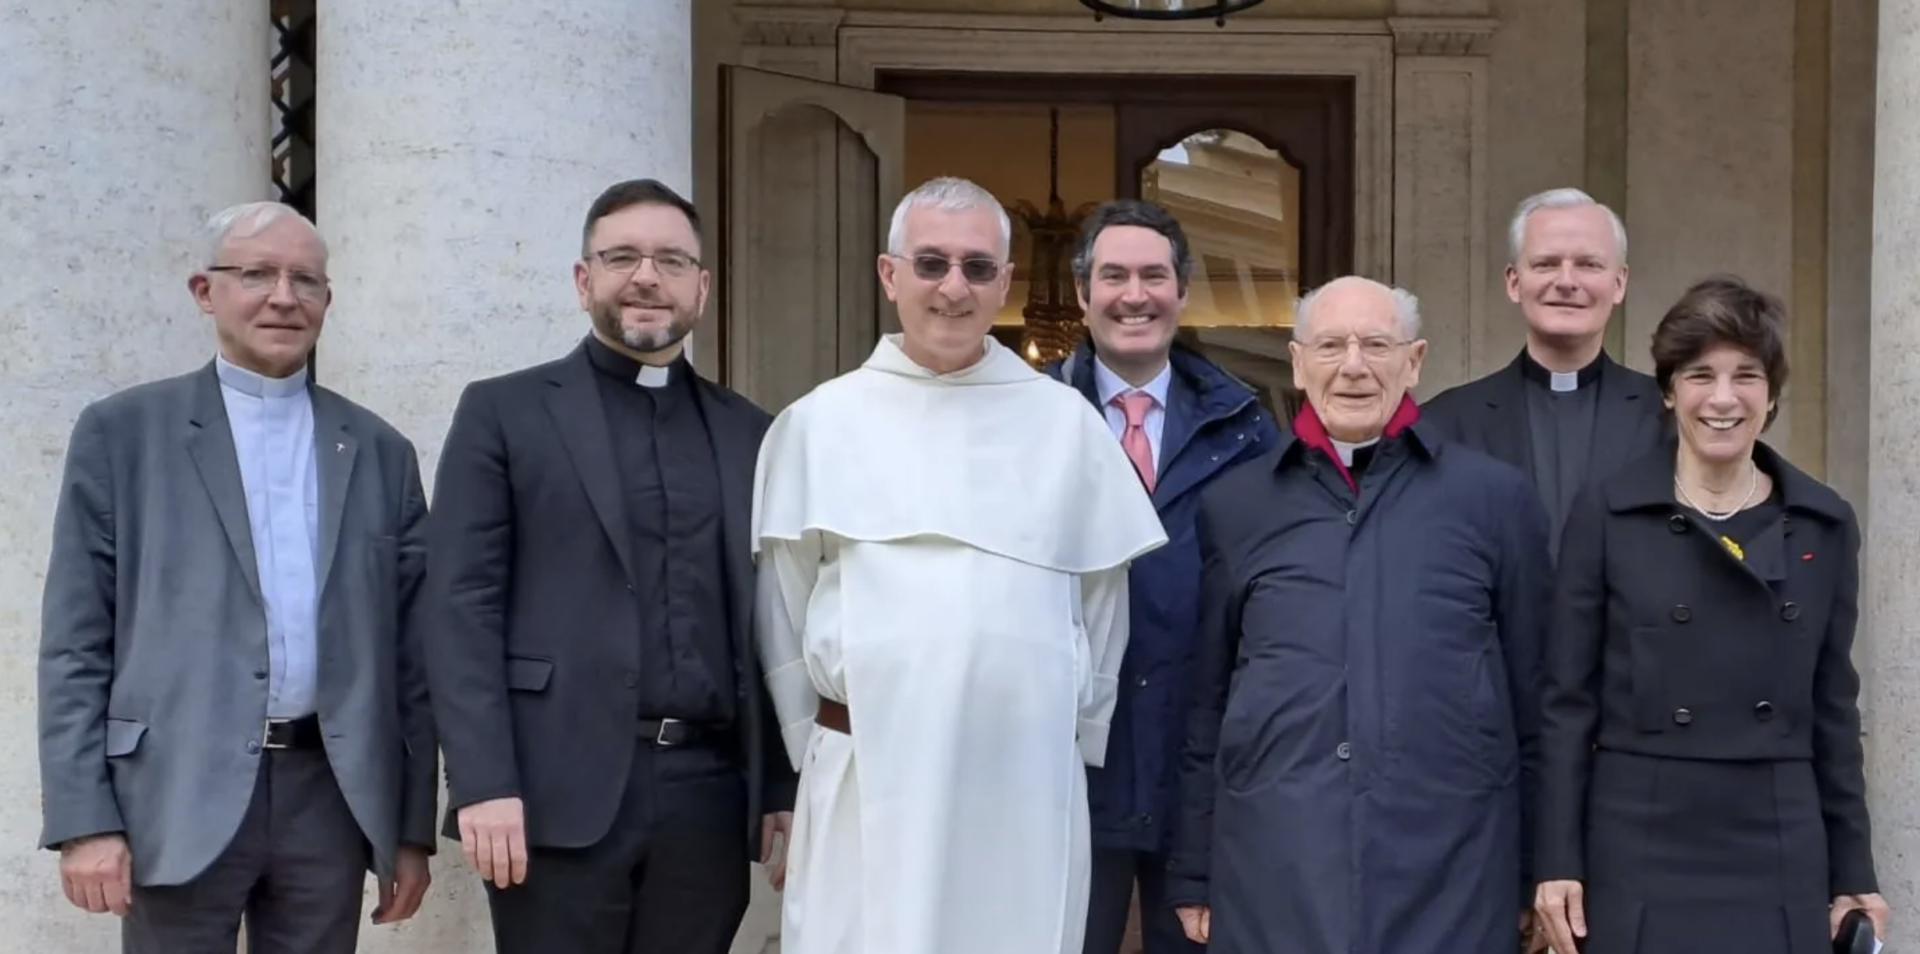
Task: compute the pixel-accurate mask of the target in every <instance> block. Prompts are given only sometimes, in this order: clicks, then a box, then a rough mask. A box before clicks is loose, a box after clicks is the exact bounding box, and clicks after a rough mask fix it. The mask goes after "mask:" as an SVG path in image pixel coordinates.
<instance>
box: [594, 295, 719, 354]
mask: <svg viewBox="0 0 1920 954" xmlns="http://www.w3.org/2000/svg"><path fill="white" fill-rule="evenodd" d="M593 323H594V325H595V326H596V327H598V328H599V329H600V333H601V334H603V335H605V336H607V337H609V338H612V339H613V340H615V341H618V342H620V343H621V344H623V345H626V346H627V347H629V348H632V349H633V350H635V351H638V352H641V353H642V354H649V353H652V352H655V351H664V350H666V349H668V348H671V347H673V346H674V345H675V344H678V343H679V342H680V341H681V340H682V339H684V338H686V336H687V335H688V334H690V333H692V331H693V326H694V324H695V321H694V316H693V315H690V314H687V313H685V312H683V311H681V310H679V309H674V312H673V321H672V322H670V323H668V325H667V327H665V328H661V329H656V330H653V331H628V330H627V329H626V326H624V325H622V324H621V323H620V306H619V305H618V304H615V305H610V306H608V307H606V308H604V309H602V310H600V311H599V312H596V313H595V314H594V316H593Z"/></svg>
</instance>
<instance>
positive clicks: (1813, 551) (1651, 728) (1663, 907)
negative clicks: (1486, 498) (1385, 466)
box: [1534, 279, 1887, 954]
mask: <svg viewBox="0 0 1920 954" xmlns="http://www.w3.org/2000/svg"><path fill="white" fill-rule="evenodd" d="M1783 325H1784V315H1783V309H1782V307H1781V305H1780V302H1779V300H1778V299H1776V298H1774V297H1773V296H1771V295H1767V294H1765V293H1763V292H1759V291H1755V290H1754V289H1752V288H1749V287H1747V286H1746V285H1743V284H1741V283H1739V282H1737V281H1733V280H1725V279H1711V280H1708V281H1705V282H1702V283H1700V284H1698V285H1695V286H1694V287H1693V288H1691V289H1689V290H1688V291H1687V293H1686V294H1685V295H1684V296H1683V297H1682V298H1681V299H1680V301H1679V302H1678V303H1677V304H1675V305H1674V306H1673V308H1672V309H1671V310H1669V311H1668V312H1667V315H1666V317H1665V318H1664V319H1663V320H1662V321H1661V322H1660V327H1659V329H1658V330H1656V331H1655V332H1654V336H1653V359H1654V366H1655V377H1656V379H1657V380H1658V381H1659V384H1660V390H1661V392H1662V393H1663V394H1664V395H1665V400H1666V405H1667V408H1668V409H1669V412H1670V413H1671V414H1672V415H1673V417H1674V425H1675V430H1676V431H1677V432H1678V441H1677V443H1669V444H1668V445H1667V447H1666V448H1665V449H1664V450H1662V451H1660V452H1656V453H1654V454H1652V455H1649V456H1647V457H1644V458H1641V459H1640V460H1639V461H1637V462H1635V463H1633V464H1629V465H1627V466H1626V467H1625V468H1624V469H1623V470H1621V471H1620V472H1619V473H1617V474H1615V475H1614V476H1612V477H1609V478H1607V479H1605V480H1601V481H1598V482H1596V483H1594V484H1592V485H1590V486H1589V487H1588V488H1587V489H1586V490H1585V491H1584V492H1583V493H1582V494H1581V496H1580V499H1579V500H1578V501H1577V502H1576V503H1575V505H1574V508H1573V511H1572V513H1571V515H1570V516H1569V517H1568V520H1567V527H1566V530H1565V534H1564V537H1563V543H1562V545H1561V551H1560V557H1559V564H1558V567H1557V574H1558V581H1557V590H1556V596H1555V606H1554V615H1553V627H1552V628H1551V629H1550V630H1549V632H1548V637H1547V645H1546V650H1545V670H1546V671H1545V681H1544V685H1543V687H1542V690H1543V691H1542V698H1543V721H1542V730H1541V740H1540V741H1541V750H1542V755H1541V760H1542V773H1541V782H1540V784H1541V791H1540V801H1539V811H1538V815H1537V823H1538V830H1537V831H1538V837H1537V841H1536V857H1535V874H1536V877H1537V878H1538V879H1539V881H1540V884H1539V885H1538V889H1537V891H1536V893H1535V898H1534V901H1535V910H1536V914H1537V916H1538V917H1537V920H1538V923H1539V924H1540V925H1541V927H1542V928H1543V929H1544V930H1545V931H1546V932H1547V935H1548V940H1549V941H1550V943H1551V944H1552V945H1553V947H1554V949H1555V950H1556V951H1559V952H1561V954H1572V952H1574V951H1576V950H1578V951H1582V952H1584V954H1694V952H1699V951H1728V952H1735V951H1737V952H1739V954H1824V952H1827V951H1831V950H1832V948H1831V940H1830V938H1831V936H1832V929H1833V927H1834V926H1835V925H1837V924H1838V923H1839V921H1840V918H1841V916H1842V915H1843V914H1845V912H1846V911H1848V910H1851V909H1853V908H1856V907H1857V908H1864V909H1865V910H1866V912H1867V914H1868V916H1869V917H1870V918H1871V919H1872V920H1873V924H1874V927H1875V930H1876V931H1877V932H1878V933H1879V934H1880V936H1881V938H1882V939H1883V940H1884V939H1885V931H1886V920H1887V905H1886V902H1885V901H1883V900H1882V899H1881V897H1880V895H1879V894H1878V893H1877V891H1878V887H1877V886H1876V884H1875V880H1874V865H1873V852H1872V846H1871V843H1870V838H1869V826H1868V820H1867V803H1866V778H1865V773H1864V770H1863V768H1862V763H1861V748H1860V713H1859V708H1858V704H1857V699H1858V695H1859V689H1860V680H1859V676H1858V674H1857V673H1856V672H1855V671H1854V668H1853V665H1852V663H1851V661H1850V660H1849V653H1850V651H1851V650H1852V648H1853V637H1854V623H1855V620H1856V619H1857V617H1858V615H1859V608H1858V604H1859V601H1858V597H1859V580H1860V574H1859V557H1858V554H1859V546H1860V533H1859V527H1858V524H1857V523H1856V521H1855V519H1854V514H1853V509H1852V508H1851V507H1850V506H1848V505H1847V503H1846V501H1844V500H1842V499H1841V498H1840V496H1839V495H1838V494H1836V493H1834V492H1833V490H1831V489H1829V488H1828V487H1827V486H1825V485H1824V484H1821V483H1820V482H1819V481H1817V480H1815V479H1814V478H1812V477H1810V476H1808V475H1807V474H1805V473H1803V472H1802V471H1800V470H1798V469H1796V468H1795V467H1794V466H1793V465H1792V464H1789V463H1787V461H1786V460H1785V459H1783V458H1782V457H1781V456H1780V455H1779V454H1778V453H1776V452H1774V451H1773V450H1772V449H1770V448H1768V447H1767V446H1766V445H1765V444H1762V443H1760V442H1759V436H1760V432H1761V431H1762V430H1763V429H1764V428H1765V427H1766V426H1767V425H1768V424H1770V423H1771V422H1772V421H1773V417H1774V414H1775V413H1776V411H1777V409H1778V401H1779V397H1780V391H1781V388H1782V387H1784V386H1785V384H1786V378H1787V362H1786V342H1785V336H1784V334H1783ZM1576 938H1578V939H1579V941H1578V942H1577V943H1576V940H1575V939H1576Z"/></svg>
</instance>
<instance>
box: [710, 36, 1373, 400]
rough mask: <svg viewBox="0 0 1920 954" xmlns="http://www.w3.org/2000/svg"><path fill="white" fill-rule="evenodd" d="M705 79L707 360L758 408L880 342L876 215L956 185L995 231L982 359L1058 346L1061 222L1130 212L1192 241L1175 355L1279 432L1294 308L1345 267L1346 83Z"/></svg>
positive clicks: (909, 75)
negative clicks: (1215, 378)
mask: <svg viewBox="0 0 1920 954" xmlns="http://www.w3.org/2000/svg"><path fill="white" fill-rule="evenodd" d="M722 72H723V77H724V82H723V91H724V97H723V98H724V100H725V108H724V110H723V114H724V115H723V120H722V134H723V135H722V152H723V158H722V164H721V173H722V178H723V181H724V187H723V190H722V206H723V213H722V214H723V220H722V221H723V222H724V223H725V224H724V226H723V228H722V230H721V231H722V235H721V240H720V246H721V249H722V256H723V259H724V265H723V266H722V269H721V271H722V276H721V279H722V280H721V283H720V289H719V293H720V298H721V304H720V310H721V313H722V321H721V333H720V347H721V352H722V354H721V358H722V363H723V368H724V371H723V374H724V376H725V377H726V379H727V380H728V382H729V383H730V384H733V385H734V386H735V387H738V388H740V389H742V390H743V391H745V392H746V393H747V394H748V396H749V397H751V398H753V399H754V400H756V401H757V402H759V403H760V404H761V405H762V406H764V407H767V408H768V409H769V410H774V411H777V410H779V409H780V408H782V407H784V406H785V405H786V404H787V403H789V402H790V401H792V400H793V399H794V398H797V397H799V396H800V395H801V394H803V393H805V391H806V390H808V389H810V388H811V387H812V386H813V385H815V384H818V383H819V382H821V381H824V380H826V379H827V378H829V377H832V376H833V375H835V374H837V373H840V372H843V371H846V370H849V369H851V368H852V367H854V366H857V365H858V363H859V362H860V361H861V360H863V359H864V357H865V356H866V354H867V353H868V352H869V351H870V350H871V348H872V346H873V344H874V342H875V340H876V339H877V337H878V336H879V335H880V334H882V333H885V332H886V331H890V330H894V329H895V328H897V322H896V320H895V319H894V317H893V315H892V314H891V309H890V308H889V306H888V305H887V303H886V301H885V299H884V297H883V296H880V295H878V292H877V289H876V288H875V279H874V275H873V267H874V266H873V260H874V257H875V256H876V255H877V253H878V252H879V250H880V247H881V244H882V243H884V241H885V234H886V225H887V218H888V214H889V213H890V211H891V209H892V206H893V204H894V203H895V202H896V201H897V200H898V198H899V196H900V195H901V194H902V193H903V192H904V191H905V190H906V189H907V188H910V187H912V186H913V185H914V184H917V183H919V182H921V181H924V180H925V179H928V178H932V177H934V176H938V175H958V176H964V177H966V178H968V179H972V180H973V181H975V182H978V183H980V184H981V185H983V186H985V187H986V188H987V189H988V190H990V191H992V192H993V193H994V194H995V195H996V196H998V197H999V198H1000V199H1001V201H1002V202H1003V203H1005V204H1006V205H1007V207H1008V210H1009V212H1010V214H1011V216H1012V218H1013V219H1014V222H1015V225H1014V242H1013V258H1014V261H1015V263H1016V266H1017V267H1016V271H1015V282H1014V285H1013V288H1012V293H1011V294H1010V296H1009V302H1008V305H1007V308H1006V309H1005V310H1004V311H1003V313H1002V314H1001V316H1000V317H999V321H998V323H997V325H996V328H995V334H996V337H999V338H1000V339H1001V341H1002V342H1003V343H1005V344H1007V345H1008V346H1009V347H1011V348H1014V349H1015V350H1016V351H1018V352H1019V353H1021V354H1023V355H1025V356H1026V357H1027V358H1028V360H1030V361H1032V362H1034V363H1036V364H1039V363H1043V362H1044V361H1046V360H1049V359H1051V358H1053V357H1057V356H1058V355H1059V354H1060V353H1063V351H1064V350H1066V349H1069V348H1071V347H1072V346H1074V345H1075V344H1077V343H1078V340H1079V336H1080V333H1081V328H1080V312H1079V308H1078V299H1077V295H1076V294H1075V293H1074V290H1073V287H1072V278H1071V274H1070V270H1069V267H1070V260H1071V250H1072V237H1073V234H1074V233H1075V232H1076V231H1077V226H1078V219H1077V217H1076V216H1077V215H1083V214H1084V213H1085V212H1086V211H1087V210H1090V209H1091V207H1092V206H1093V205H1094V204H1097V203H1098V202H1100V201H1103V200H1106V199H1109V198H1115V197H1140V198H1146V199H1150V200H1153V201H1156V202H1159V203H1160V204H1162V205H1164V206H1166V207H1167V208H1168V209H1169V210H1170V211H1171V212H1172V213H1173V214H1174V215H1175V216H1176V217H1177V218H1179V219H1180V221H1181V223H1182V225H1183V226H1184V227H1185V229H1186V230H1187V233H1188V236H1189V238H1190V240H1191V244H1192V246H1193V253H1194V258H1195V269H1194V273H1193V277H1192V282H1191V285H1190V288H1189V292H1188V307H1187V310H1186V313H1185V314H1184V316H1183V318H1182V326H1183V327H1182V333H1181V335H1182V339H1183V340H1184V341H1185V342H1186V343H1187V344H1189V345H1191V346H1193V347H1195V348H1197V349H1198V350H1200V351H1202V352H1203V353H1205V354H1206V355H1207V356H1208V357H1209V358H1211V359H1213V360H1214V361H1216V362H1218V363H1219V364H1220V365H1221V366H1223V367H1225V368H1226V369H1227V370H1228V371H1230V372H1231V373H1233V374H1234V375H1236V376H1238V377H1240V378H1241V379H1242V380H1244V381H1246V382H1247V383H1249V384H1250V385H1253V386H1254V388H1255V389H1256V390H1257V391H1259V392H1261V395H1262V400H1263V402H1264V403H1266V404H1267V405H1268V406H1269V408H1272V409H1273V410H1274V411H1275V412H1276V413H1278V414H1281V415H1283V416H1284V417H1290V416H1291V410H1292V407H1293V402H1292V401H1291V400H1290V396H1291V394H1292V390H1293V389H1292V369H1291V367H1290V366H1289V364H1288V360H1287V348H1286V341H1287V338H1288V336H1289V334H1290V331H1291V327H1292V324H1293V302H1294V299H1295V298H1296V296H1298V295H1299V294H1300V293H1301V292H1302V291H1304V290H1307V289H1311V288H1313V287H1315V286H1317V285H1319V284H1321V283H1323V282H1325V281H1327V280H1328V279H1330V278H1332V277H1334V276H1336V275H1340V274H1344V273H1347V272H1349V271H1351V270H1352V268H1353V260H1354V253H1355V242H1354V210H1355V205H1356V203H1355V201H1354V181H1353V169H1354V151H1355V131H1354V118H1353V117H1354V105H1355V99H1354V97H1355V83H1354V80H1353V78H1352V77H1345V76H1341V77H1329V76H1312V77H1306V76H1301V77H1295V76H1252V77H1242V76H1137V75H1127V74H1093V75H1056V74H1047V75H1037V74H1009V73H973V72H926V71H881V72H879V73H877V74H876V75H875V77H874V81H875V82H874V87H875V88H873V89H856V88H853V87H847V86H840V85H836V84H831V83H825V82H821V81H817V80H805V79H799V78H796V77H788V76H780V75H776V74H771V73H765V72H762V71H757V70H752V69H749V68H745V67H734V66H727V67H723V68H722ZM1056 198H1057V200H1058V201H1057V202H1056V201H1055V200H1056ZM1284 417H1283V419H1284Z"/></svg>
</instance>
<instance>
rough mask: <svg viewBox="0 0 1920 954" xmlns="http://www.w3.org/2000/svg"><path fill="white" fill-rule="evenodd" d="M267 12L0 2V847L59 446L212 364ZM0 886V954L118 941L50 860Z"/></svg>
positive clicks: (25, 848)
mask: <svg viewBox="0 0 1920 954" xmlns="http://www.w3.org/2000/svg"><path fill="white" fill-rule="evenodd" d="M268 36H269V33H268V26H267V5H266V4H265V3H241V4H217V5H207V4H201V3H194V2H190V0H154V2H151V3H133V4H117V3H64V4H63V3H43V2H36V0H0V90H4V91H5V92H4V93H0V262H5V263H7V275H6V279H5V280H4V281H0V406H4V407H5V408H6V414H5V417H4V420H5V424H4V426H0V434H4V435H5V440H6V449H7V450H6V453H5V454H0V486H5V487H6V488H7V489H8V493H7V494H6V495H5V496H4V497H0V541H3V542H4V544H5V545H4V546H0V684H3V685H6V686H8V687H10V688H11V691H9V692H8V693H5V694H4V695H0V726H4V727H5V728H4V729H3V730H0V740H4V741H3V742H0V745H3V746H4V747H5V748H6V749H8V750H10V751H12V752H14V753H15V755H14V757H12V758H9V759H8V760H7V763H6V766H5V767H4V768H0V832H5V833H6V842H7V843H8V844H9V845H10V846H11V847H10V848H9V849H8V850H9V851H14V852H29V851H31V850H32V848H31V845H32V844H33V842H34V840H35V839H36V838H37V837H38V831H39V827H40V783H39V778H38V775H37V767H36V761H35V758H34V757H33V756H32V755H31V754H30V753H32V752H33V751H34V744H35V742H34V739H35V735H34V718H35V716H34V704H35V703H34V691H33V689H32V688H31V687H32V686H33V685H34V671H35V664H36V653H37V646H38V642H39V636H40V594H41V587H42V585H43V583H44V577H45V573H46V559H47V546H48V533H49V530H50V528H51V526H52V519H53V501H54V495H55V493H56V491H57V488H58V484H59V481H60V472H61V468H62V465H63V463H64V457H65V453H66V444H67V437H68V435H69V433H70V431H71V429H72V427H73V422H74V418H76V417H77V416H78V415H79V413H80V409H81V408H82V407H83V406H85V405H86V404H87V403H88V402H90V401H92V400H94V399H96V398H99V397H102V396H104V395H106V394H108V393H109V392H112V391H116V390H119V389H121V388H124V387H127V386H129V385H132V384H135V383H138V382H141V381H146V380H150V379H154V378H160V377H166V376H169V375H174V374H180V373H183V372H186V371H189V370H192V369H193V368H195V367H197V366H198V365H200V364H201V363H203V362H205V361H207V360H209V359H210V358H211V357H212V355H213V347H214V345H213V329H212V327H211V326H210V325H209V324H208V323H207V321H206V319H205V318H203V317H202V316H201V314H200V312H199V311H198V310H196V309H195V308H194V305H193V301H192V299H191V297H190V296H189V295H188V293H187V286H186V282H187V275H188V274H189V273H190V272H192V270H193V269H194V268H195V267H197V266H198V265H200V264H203V263H202V262H201V261H200V259H201V257H202V256H203V255H204V254H205V253H204V252H203V251H202V250H201V249H202V246H203V244H204V242H203V240H202V238H201V229H202V226H203V225H204V224H205V222H206V220H207V218H208V217H209V216H211V215H212V214H213V213H214V212H217V211H219V210H220V209H222V208H224V207H226V206H228V205H231V204H234V203H238V202H246V201H251V200H255V199H263V198H267V197H269V196H270V195H271V190H270V185H269V178H268V173H269V169H268V155H267V129H268V87H267V49H268ZM15 857H17V858H18V859H19V860H20V862H21V863H18V864H15V865H12V866H10V867H9V869H8V872H7V874H6V875H4V876H0V924H4V925H6V926H7V927H6V939H5V941H4V942H0V947H6V948H8V949H18V950H23V951H103V950H110V949H112V947H113V945H114V941H113V938H115V937H117V936H118V935H119V930H120V928H119V922H118V921H117V920H116V919H114V918H112V917H108V916H95V915H88V914H85V913H82V912H80V911H79V910H77V909H75V908H73V907H72V906H71V905H69V904H68V903H67V901H66V899H65V898H64V897H63V896H62V895H61V893H60V882H59V874H58V870H57V867H56V864H55V860H54V856H53V855H52V854H51V853H46V852H41V853H36V854H34V855H33V856H32V857H30V858H29V857H26V856H25V855H16V856H15Z"/></svg>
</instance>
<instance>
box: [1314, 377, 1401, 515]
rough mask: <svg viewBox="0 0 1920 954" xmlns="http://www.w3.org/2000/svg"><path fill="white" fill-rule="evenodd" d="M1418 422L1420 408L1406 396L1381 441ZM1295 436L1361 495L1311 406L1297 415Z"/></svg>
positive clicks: (1389, 420)
mask: <svg viewBox="0 0 1920 954" xmlns="http://www.w3.org/2000/svg"><path fill="white" fill-rule="evenodd" d="M1419 419H1420V405H1418V404H1415V403H1413V395H1411V394H1403V395H1401V396H1400V406H1399V407H1398V408H1395V409H1394V412H1393V417H1391V418H1388V419H1387V428H1386V431H1385V433H1384V434H1383V435H1382V437H1398V436H1400V432H1402V431H1404V430H1406V429H1407V428H1409V427H1412V426H1413V422H1415V421H1417V420H1419ZM1293 434H1294V436H1295V437H1298V438H1299V439H1300V442H1301V443H1303V444H1306V445H1307V446H1308V447H1310V448H1312V449H1314V450H1317V451H1319V452H1321V453H1323V454H1325V455H1327V457H1329V458H1330V459H1332V461H1333V466H1335V467H1338V468H1340V476H1341V477H1342V478H1344V479H1345V480H1346V482H1347V486H1348V487H1349V488H1351V489H1353V490H1354V491H1356V492H1357V491H1359V489H1360V486H1359V485H1358V484H1356V483H1354V480H1353V474H1352V473H1351V472H1350V471H1348V470H1347V465H1346V462H1345V461H1342V460H1341V459H1340V452H1339V451H1338V450H1337V449H1335V448H1334V446H1333V437H1332V436H1331V435H1329V434H1328V433H1327V425H1326V424H1324V423H1322V422H1321V420H1320V412H1318V411H1315V410H1314V409H1313V403H1312V402H1305V403H1302V404H1301V405H1300V413H1299V414H1297V415H1294V418H1293Z"/></svg>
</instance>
